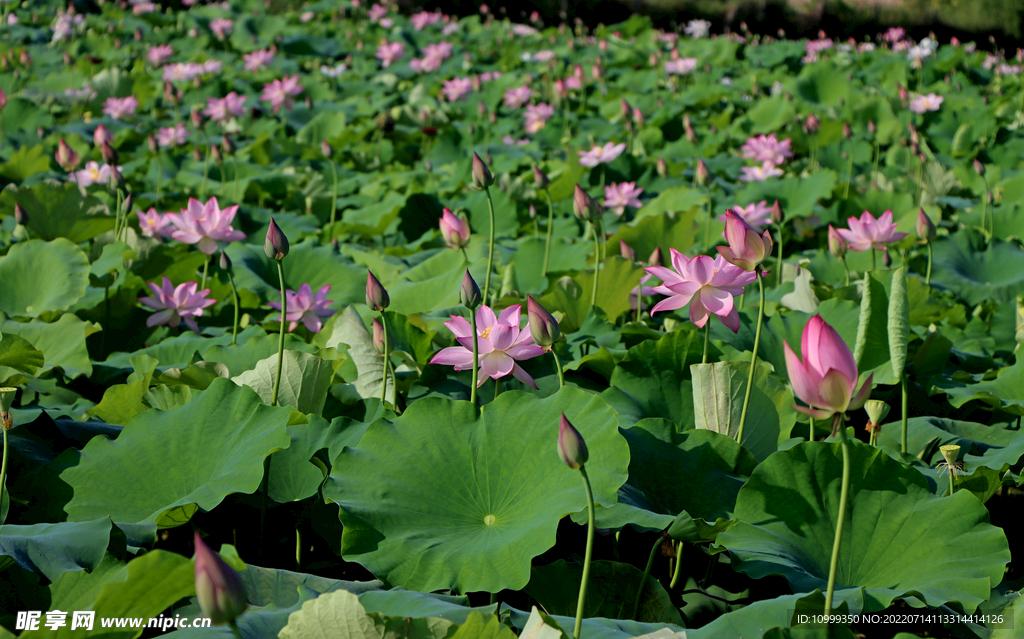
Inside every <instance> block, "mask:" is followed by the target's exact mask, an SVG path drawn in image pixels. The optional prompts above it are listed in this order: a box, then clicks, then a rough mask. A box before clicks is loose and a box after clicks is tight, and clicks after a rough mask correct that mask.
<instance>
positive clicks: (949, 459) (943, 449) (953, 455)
mask: <svg viewBox="0 0 1024 639" xmlns="http://www.w3.org/2000/svg"><path fill="white" fill-rule="evenodd" d="M939 452H940V453H942V458H943V459H945V460H946V464H947V465H949V466H955V465H956V462H957V458H958V457H960V447H959V446H957V445H956V444H946V445H945V446H939Z"/></svg>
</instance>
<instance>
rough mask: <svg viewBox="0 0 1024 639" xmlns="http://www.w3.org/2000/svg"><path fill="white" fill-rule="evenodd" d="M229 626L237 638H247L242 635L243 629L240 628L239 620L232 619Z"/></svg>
mask: <svg viewBox="0 0 1024 639" xmlns="http://www.w3.org/2000/svg"><path fill="white" fill-rule="evenodd" d="M228 627H229V628H230V629H231V634H232V635H234V636H235V639H245V638H244V637H243V636H242V631H241V630H239V629H238V622H237V621H235V620H234V619H232V620H231V621H230V622H228Z"/></svg>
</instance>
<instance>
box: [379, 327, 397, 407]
mask: <svg viewBox="0 0 1024 639" xmlns="http://www.w3.org/2000/svg"><path fill="white" fill-rule="evenodd" d="M380 325H381V328H382V329H383V331H382V332H383V333H384V381H383V382H381V389H380V405H381V408H383V407H384V406H385V402H387V397H388V365H389V364H390V363H391V357H390V355H391V349H390V348H389V346H390V344H388V324H387V322H386V321H385V320H384V311H381V312H380ZM396 404H397V398H396Z"/></svg>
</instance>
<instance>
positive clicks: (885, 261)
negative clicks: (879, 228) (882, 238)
mask: <svg viewBox="0 0 1024 639" xmlns="http://www.w3.org/2000/svg"><path fill="white" fill-rule="evenodd" d="M882 266H884V267H885V268H892V255H889V251H882Z"/></svg>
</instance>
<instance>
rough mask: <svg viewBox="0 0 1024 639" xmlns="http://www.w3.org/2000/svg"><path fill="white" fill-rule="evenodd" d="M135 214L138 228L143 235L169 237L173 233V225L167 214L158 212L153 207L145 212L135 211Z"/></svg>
mask: <svg viewBox="0 0 1024 639" xmlns="http://www.w3.org/2000/svg"><path fill="white" fill-rule="evenodd" d="M135 215H137V216H138V217H139V229H140V230H141V231H142V235H143V237H171V234H173V233H174V226H173V225H172V224H171V221H170V220H169V219H167V216H166V215H163V214H162V213H158V212H157V210H156V209H155V208H153V207H150V208H149V210H148V211H146V212H145V213H143V212H142V211H136V212H135Z"/></svg>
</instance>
